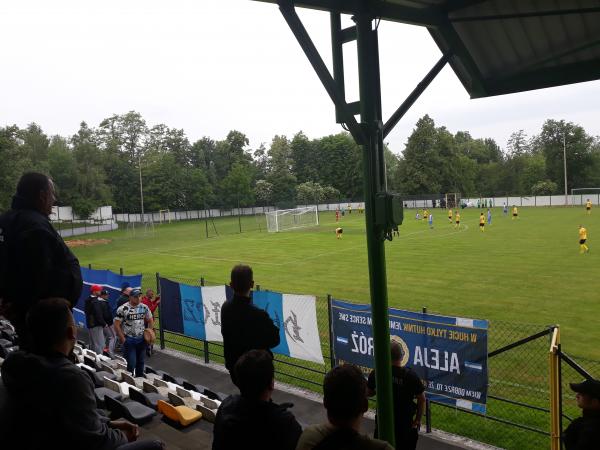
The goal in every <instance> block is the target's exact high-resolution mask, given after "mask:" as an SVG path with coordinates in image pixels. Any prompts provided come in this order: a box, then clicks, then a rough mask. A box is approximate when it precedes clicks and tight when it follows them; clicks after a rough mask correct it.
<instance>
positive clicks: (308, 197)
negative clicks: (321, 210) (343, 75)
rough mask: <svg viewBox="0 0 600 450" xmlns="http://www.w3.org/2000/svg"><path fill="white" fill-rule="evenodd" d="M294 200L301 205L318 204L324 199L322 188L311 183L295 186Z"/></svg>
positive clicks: (317, 184)
mask: <svg viewBox="0 0 600 450" xmlns="http://www.w3.org/2000/svg"><path fill="white" fill-rule="evenodd" d="M296 199H297V200H298V203H299V204H301V205H312V204H319V203H321V202H322V201H323V199H324V191H323V187H322V186H321V185H320V184H319V183H313V182H312V181H307V182H306V183H301V184H299V185H298V186H296Z"/></svg>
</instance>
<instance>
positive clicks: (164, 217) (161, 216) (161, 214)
mask: <svg viewBox="0 0 600 450" xmlns="http://www.w3.org/2000/svg"><path fill="white" fill-rule="evenodd" d="M163 222H169V223H171V211H170V210H168V209H161V210H159V211H158V223H163Z"/></svg>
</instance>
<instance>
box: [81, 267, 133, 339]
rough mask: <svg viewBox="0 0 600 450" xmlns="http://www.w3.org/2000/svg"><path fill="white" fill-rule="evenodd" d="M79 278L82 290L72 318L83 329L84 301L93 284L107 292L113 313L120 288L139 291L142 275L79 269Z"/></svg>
mask: <svg viewBox="0 0 600 450" xmlns="http://www.w3.org/2000/svg"><path fill="white" fill-rule="evenodd" d="M81 277H82V278H83V289H82V290H81V295H80V296H79V300H77V304H76V305H75V307H74V308H73V317H74V318H75V323H76V324H77V325H79V326H81V327H85V312H84V304H85V299H86V298H88V297H89V296H90V287H91V286H92V285H94V284H98V285H100V286H102V287H103V288H104V289H106V290H107V291H108V294H109V299H108V302H109V303H110V309H111V311H113V310H114V309H115V308H116V306H117V299H118V298H119V296H120V295H121V288H122V286H124V285H127V286H129V287H132V288H137V289H141V286H142V275H119V274H118V273H114V272H111V271H110V270H96V269H88V268H86V267H82V268H81Z"/></svg>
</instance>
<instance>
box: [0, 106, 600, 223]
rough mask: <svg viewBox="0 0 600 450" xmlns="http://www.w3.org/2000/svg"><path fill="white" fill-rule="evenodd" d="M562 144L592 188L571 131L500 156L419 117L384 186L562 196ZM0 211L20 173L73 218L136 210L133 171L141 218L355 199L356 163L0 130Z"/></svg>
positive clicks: (314, 151) (592, 147)
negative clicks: (44, 179)
mask: <svg viewBox="0 0 600 450" xmlns="http://www.w3.org/2000/svg"><path fill="white" fill-rule="evenodd" d="M563 143H566V151H567V170H568V173H569V181H568V186H569V188H570V187H582V186H600V141H599V139H598V138H594V137H592V136H589V135H588V134H586V132H585V130H584V129H583V128H582V127H580V126H578V125H576V124H573V123H566V122H564V121H554V120H548V121H546V122H545V123H544V125H543V127H542V130H541V132H540V134H539V135H536V136H533V137H531V138H528V137H527V136H526V135H525V133H524V132H523V131H522V130H521V131H517V132H515V133H513V135H512V136H511V138H510V140H509V142H508V144H507V147H506V149H505V150H504V151H503V150H502V149H501V148H500V147H499V145H498V144H497V143H496V142H495V141H494V140H493V139H474V138H472V137H471V136H470V134H469V133H468V132H466V131H459V132H457V133H456V134H452V133H450V132H449V131H448V130H447V129H446V128H445V127H443V126H442V127H436V125H435V123H434V121H433V119H431V118H430V117H429V116H424V117H423V118H421V119H420V120H419V121H418V122H417V124H416V126H415V129H414V130H413V132H412V134H411V135H410V137H409V138H408V141H407V143H406V147H405V149H404V151H403V153H402V154H395V153H393V152H392V151H391V150H390V149H389V148H388V147H387V146H386V148H385V161H386V170H387V175H388V187H389V189H390V190H393V191H396V192H400V193H404V194H407V195H418V194H431V193H443V192H461V193H462V194H463V195H469V196H471V195H485V196H492V195H494V194H500V193H501V194H505V193H511V194H523V195H526V194H527V195H529V194H533V195H536V194H537V195H542V194H552V193H558V192H561V191H562V190H563V185H564V184H563V178H562V176H563V169H562V167H563V166H562V164H563V162H562V161H563V159H562V154H563ZM0 161H2V164H1V165H0V211H1V210H5V209H7V208H8V207H10V199H11V196H12V194H13V193H14V187H15V185H16V182H17V180H18V178H19V177H20V175H21V174H22V173H23V172H25V171H29V170H36V171H41V172H44V173H47V174H49V175H50V176H51V177H52V178H53V179H54V181H55V184H56V186H57V188H58V195H59V196H58V198H59V200H58V203H59V205H70V206H72V207H73V209H74V211H75V212H76V213H77V214H78V215H79V216H81V217H87V216H89V214H90V213H91V212H93V211H94V210H95V209H96V208H97V207H98V206H101V205H113V208H114V209H115V211H124V212H136V211H140V209H141V208H140V172H141V178H142V183H143V196H144V206H145V210H146V211H157V210H159V209H166V208H169V209H190V210H192V209H203V208H205V207H211V208H236V207H238V206H239V207H245V206H251V205H276V206H278V207H292V206H294V205H295V204H313V203H315V202H335V201H340V200H348V199H354V200H361V199H362V190H363V181H362V154H361V148H360V147H359V146H357V145H356V144H355V143H354V141H353V139H352V138H351V136H350V135H349V134H347V133H339V134H335V135H330V136H325V137H321V138H317V139H309V138H308V137H307V136H306V135H305V134H304V133H303V132H301V131H300V132H298V133H296V134H295V135H294V136H293V137H292V138H291V139H290V138H288V137H286V136H281V135H277V136H275V137H273V139H272V141H271V142H270V144H269V146H268V148H267V147H266V146H265V145H264V144H261V145H260V146H258V148H251V147H250V145H249V140H248V138H247V137H246V135H245V134H243V133H242V132H240V131H237V130H232V131H230V132H229V133H228V134H227V136H226V137H225V139H223V140H213V139H211V138H210V137H203V138H201V139H199V140H197V141H195V142H191V141H190V140H189V139H188V137H187V136H186V134H185V132H184V130H182V129H176V128H169V127H168V126H166V125H164V124H159V125H154V126H149V125H148V124H147V123H146V121H145V120H144V118H143V117H142V116H141V115H140V114H139V113H137V112H135V111H130V112H128V113H126V114H122V115H113V116H111V117H109V118H107V119H105V120H103V121H101V122H100V124H99V125H98V126H97V127H95V128H94V127H90V126H88V124H86V123H85V122H82V123H81V124H80V127H79V130H78V131H77V133H76V134H74V135H73V136H69V137H64V136H58V135H56V136H48V135H46V134H45V133H44V132H43V130H42V128H41V127H40V126H39V125H37V124H35V123H32V124H30V125H29V126H27V127H26V128H24V129H21V128H19V127H17V126H15V125H13V126H6V127H0Z"/></svg>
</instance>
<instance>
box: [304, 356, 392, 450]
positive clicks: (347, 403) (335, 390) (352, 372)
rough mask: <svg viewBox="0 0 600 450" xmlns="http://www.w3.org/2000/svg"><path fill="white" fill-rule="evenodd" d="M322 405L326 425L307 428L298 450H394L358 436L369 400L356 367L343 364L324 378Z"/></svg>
mask: <svg viewBox="0 0 600 450" xmlns="http://www.w3.org/2000/svg"><path fill="white" fill-rule="evenodd" d="M323 405H324V406H325V409H326V410H327V420H328V423H325V424H320V425H312V426H309V427H307V428H306V429H305V430H304V432H303V433H302V436H301V437H300V441H299V442H298V447H297V450H313V449H315V450H337V449H345V450H394V449H393V447H392V446H391V445H390V444H388V443H387V442H385V441H380V440H379V439H372V438H370V437H368V436H365V435H362V434H360V433H359V431H360V423H361V421H362V417H363V414H364V413H365V412H366V411H367V409H368V408H369V401H368V399H367V382H366V380H365V378H364V377H363V374H362V372H361V371H360V369H359V368H358V367H356V366H353V365H352V364H344V365H343V366H337V367H334V368H333V369H331V370H330V371H329V372H328V373H327V375H325V380H324V381H323Z"/></svg>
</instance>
